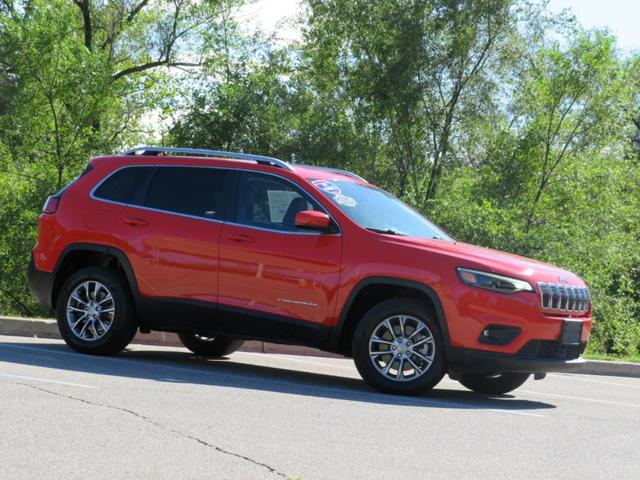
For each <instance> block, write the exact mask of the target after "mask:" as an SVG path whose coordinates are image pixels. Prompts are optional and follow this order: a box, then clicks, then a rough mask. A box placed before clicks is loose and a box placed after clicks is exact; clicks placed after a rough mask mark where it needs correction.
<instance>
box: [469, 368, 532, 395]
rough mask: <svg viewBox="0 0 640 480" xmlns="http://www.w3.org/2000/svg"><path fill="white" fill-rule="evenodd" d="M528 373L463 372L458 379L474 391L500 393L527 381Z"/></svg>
mask: <svg viewBox="0 0 640 480" xmlns="http://www.w3.org/2000/svg"><path fill="white" fill-rule="evenodd" d="M529 375H530V374H529V373H495V374H492V375H480V374H464V375H462V377H460V380H459V381H460V383H461V384H462V385H464V386H465V387H467V388H468V389H469V390H473V391H474V392H478V393H488V394H490V395H502V394H504V393H509V392H511V391H512V390H515V389H516V388H518V387H520V386H521V385H522V384H523V383H524V382H526V381H527V379H528V378H529Z"/></svg>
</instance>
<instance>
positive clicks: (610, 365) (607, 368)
mask: <svg viewBox="0 0 640 480" xmlns="http://www.w3.org/2000/svg"><path fill="white" fill-rule="evenodd" d="M567 373H579V374H583V375H610V376H614V377H631V378H640V363H631V362H613V361H609V360H587V361H586V362H585V364H584V365H581V366H580V367H579V368H576V369H575V370H572V371H570V372H567Z"/></svg>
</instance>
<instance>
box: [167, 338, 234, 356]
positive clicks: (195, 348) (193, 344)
mask: <svg viewBox="0 0 640 480" xmlns="http://www.w3.org/2000/svg"><path fill="white" fill-rule="evenodd" d="M178 338H180V341H181V342H182V344H183V345H184V346H185V347H187V348H188V349H189V350H191V351H192V352H193V353H195V354H196V355H199V356H201V357H213V358H219V357H226V356H227V355H230V354H232V353H233V352H235V351H236V350H238V349H239V348H240V347H241V346H242V344H243V343H244V340H238V339H236V338H230V337H225V336H223V335H217V336H215V337H208V336H204V335H199V334H197V333H195V332H189V333H179V334H178Z"/></svg>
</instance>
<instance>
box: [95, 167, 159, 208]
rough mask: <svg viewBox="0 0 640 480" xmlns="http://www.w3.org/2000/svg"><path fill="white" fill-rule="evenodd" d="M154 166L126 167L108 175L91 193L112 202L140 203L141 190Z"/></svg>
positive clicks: (141, 199) (141, 200)
mask: <svg viewBox="0 0 640 480" xmlns="http://www.w3.org/2000/svg"><path fill="white" fill-rule="evenodd" d="M154 170H155V168H154V167H127V168H123V169H121V170H118V171H117V172H115V173H114V174H113V175H111V176H110V177H108V178H107V179H106V180H105V181H104V182H102V184H101V185H100V186H99V187H98V188H97V189H96V191H95V192H94V193H93V195H94V196H95V197H97V198H102V199H104V200H111V201H112V202H120V203H128V204H135V205H141V204H142V202H143V198H142V192H144V189H145V188H146V183H147V182H148V180H149V178H150V176H151V175H152V174H153V171H154Z"/></svg>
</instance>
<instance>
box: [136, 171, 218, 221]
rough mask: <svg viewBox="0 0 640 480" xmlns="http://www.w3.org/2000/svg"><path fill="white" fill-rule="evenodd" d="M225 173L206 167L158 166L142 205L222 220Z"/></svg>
mask: <svg viewBox="0 0 640 480" xmlns="http://www.w3.org/2000/svg"><path fill="white" fill-rule="evenodd" d="M226 177H227V172H226V171H225V170H222V169H219V168H207V167H158V172H157V173H156V175H155V176H154V177H153V180H152V181H151V186H150V187H149V191H148V193H147V201H146V206H147V207H149V208H154V209H157V210H163V211H167V212H175V213H181V214H183V215H191V216H194V217H202V218H212V219H216V220H222V219H223V217H224V211H223V210H224V184H225V179H226Z"/></svg>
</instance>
